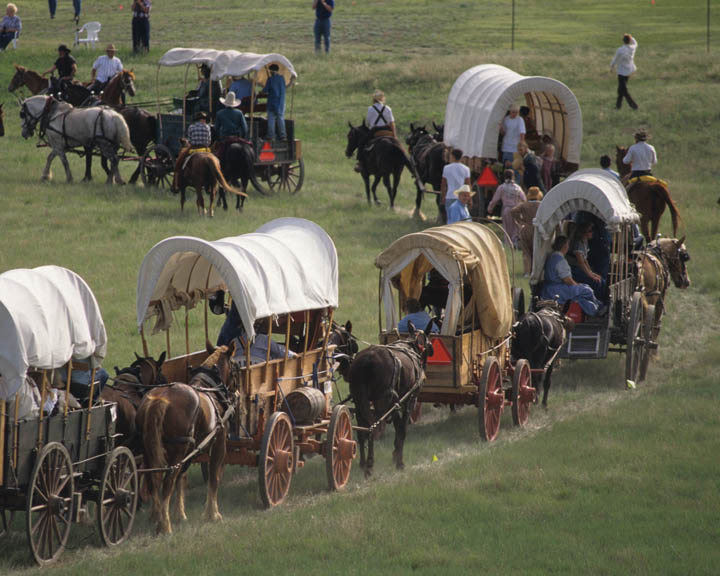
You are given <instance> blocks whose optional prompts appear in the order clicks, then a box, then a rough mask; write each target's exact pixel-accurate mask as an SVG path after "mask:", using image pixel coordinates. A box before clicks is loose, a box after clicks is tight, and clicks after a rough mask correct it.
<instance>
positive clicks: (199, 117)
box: [195, 112, 208, 120]
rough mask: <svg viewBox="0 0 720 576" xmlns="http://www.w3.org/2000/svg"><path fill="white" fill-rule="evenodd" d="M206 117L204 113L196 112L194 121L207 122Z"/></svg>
mask: <svg viewBox="0 0 720 576" xmlns="http://www.w3.org/2000/svg"><path fill="white" fill-rule="evenodd" d="M207 117H208V115H207V114H205V112H198V113H197V114H195V120H207Z"/></svg>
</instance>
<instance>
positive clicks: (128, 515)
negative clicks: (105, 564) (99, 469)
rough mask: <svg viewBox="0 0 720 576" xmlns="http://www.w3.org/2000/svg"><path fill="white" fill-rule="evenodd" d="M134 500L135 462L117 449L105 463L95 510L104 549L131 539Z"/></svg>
mask: <svg viewBox="0 0 720 576" xmlns="http://www.w3.org/2000/svg"><path fill="white" fill-rule="evenodd" d="M137 498H138V474H137V465H136V464H135V458H133V455H132V452H130V450H129V449H128V448H126V447H125V446H120V447H118V448H115V450H113V451H112V452H111V453H110V456H109V457H108V459H107V462H106V463H105V469H104V470H103V475H102V480H101V484H100V494H99V497H98V502H97V506H96V509H97V524H98V532H99V533H100V538H101V539H102V541H103V544H105V546H108V547H112V546H117V545H118V544H120V543H121V542H123V541H124V540H125V539H127V537H128V536H129V535H130V532H131V531H132V526H133V521H134V520H135V510H136V509H137Z"/></svg>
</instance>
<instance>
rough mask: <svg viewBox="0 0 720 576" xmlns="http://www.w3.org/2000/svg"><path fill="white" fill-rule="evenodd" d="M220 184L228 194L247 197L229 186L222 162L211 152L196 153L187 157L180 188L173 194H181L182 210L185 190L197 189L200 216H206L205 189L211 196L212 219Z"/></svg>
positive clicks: (179, 171) (180, 171)
mask: <svg viewBox="0 0 720 576" xmlns="http://www.w3.org/2000/svg"><path fill="white" fill-rule="evenodd" d="M218 183H219V184H220V185H221V186H222V187H223V188H224V189H225V190H226V191H228V192H232V193H233V194H236V195H238V196H244V197H247V194H246V193H245V192H243V191H242V190H239V189H237V188H235V187H234V186H231V185H230V184H228V182H227V180H225V176H223V173H222V170H221V169H220V161H219V160H218V159H217V156H215V155H214V154H212V153H210V152H195V153H193V154H191V155H190V156H188V157H187V159H186V160H185V161H184V163H183V166H182V167H181V168H180V169H179V170H178V187H177V189H174V190H173V192H175V193H177V192H180V210H181V211H184V209H185V189H186V188H187V187H188V186H192V187H193V188H195V193H196V194H197V202H196V203H197V209H198V214H202V215H203V216H204V215H205V199H204V198H203V189H205V191H206V192H207V193H208V195H209V196H210V203H209V208H208V213H209V215H210V218H212V217H213V216H214V215H215V196H216V195H217V190H218Z"/></svg>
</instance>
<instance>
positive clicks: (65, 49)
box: [58, 44, 71, 54]
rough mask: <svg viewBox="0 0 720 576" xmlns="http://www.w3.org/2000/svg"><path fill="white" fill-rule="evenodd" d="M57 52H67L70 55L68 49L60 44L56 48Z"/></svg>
mask: <svg viewBox="0 0 720 576" xmlns="http://www.w3.org/2000/svg"><path fill="white" fill-rule="evenodd" d="M58 52H67V53H68V54H70V52H71V50H70V48H68V47H67V46H65V44H60V46H58Z"/></svg>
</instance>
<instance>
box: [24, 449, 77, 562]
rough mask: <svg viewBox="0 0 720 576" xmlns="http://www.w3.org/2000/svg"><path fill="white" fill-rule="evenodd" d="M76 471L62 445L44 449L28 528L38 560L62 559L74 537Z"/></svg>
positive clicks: (34, 481)
mask: <svg viewBox="0 0 720 576" xmlns="http://www.w3.org/2000/svg"><path fill="white" fill-rule="evenodd" d="M73 489H74V483H73V470H72V461H71V459H70V453H69V452H68V451H67V448H65V446H63V445H62V444H60V443H59V442H50V443H49V444H46V445H45V446H43V448H42V450H40V454H39V455H38V457H37V460H36V461H35V466H33V471H32V475H31V476H30V483H29V484H28V493H27V509H26V512H27V514H26V527H27V536H28V542H29V544H30V549H31V550H32V554H33V557H34V558H35V561H36V562H37V563H38V564H40V565H43V564H50V563H51V562H53V561H55V560H57V559H58V557H59V556H60V554H62V551H63V550H64V548H65V544H66V543H67V540H68V536H69V535H70V523H71V522H72V509H73Z"/></svg>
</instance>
